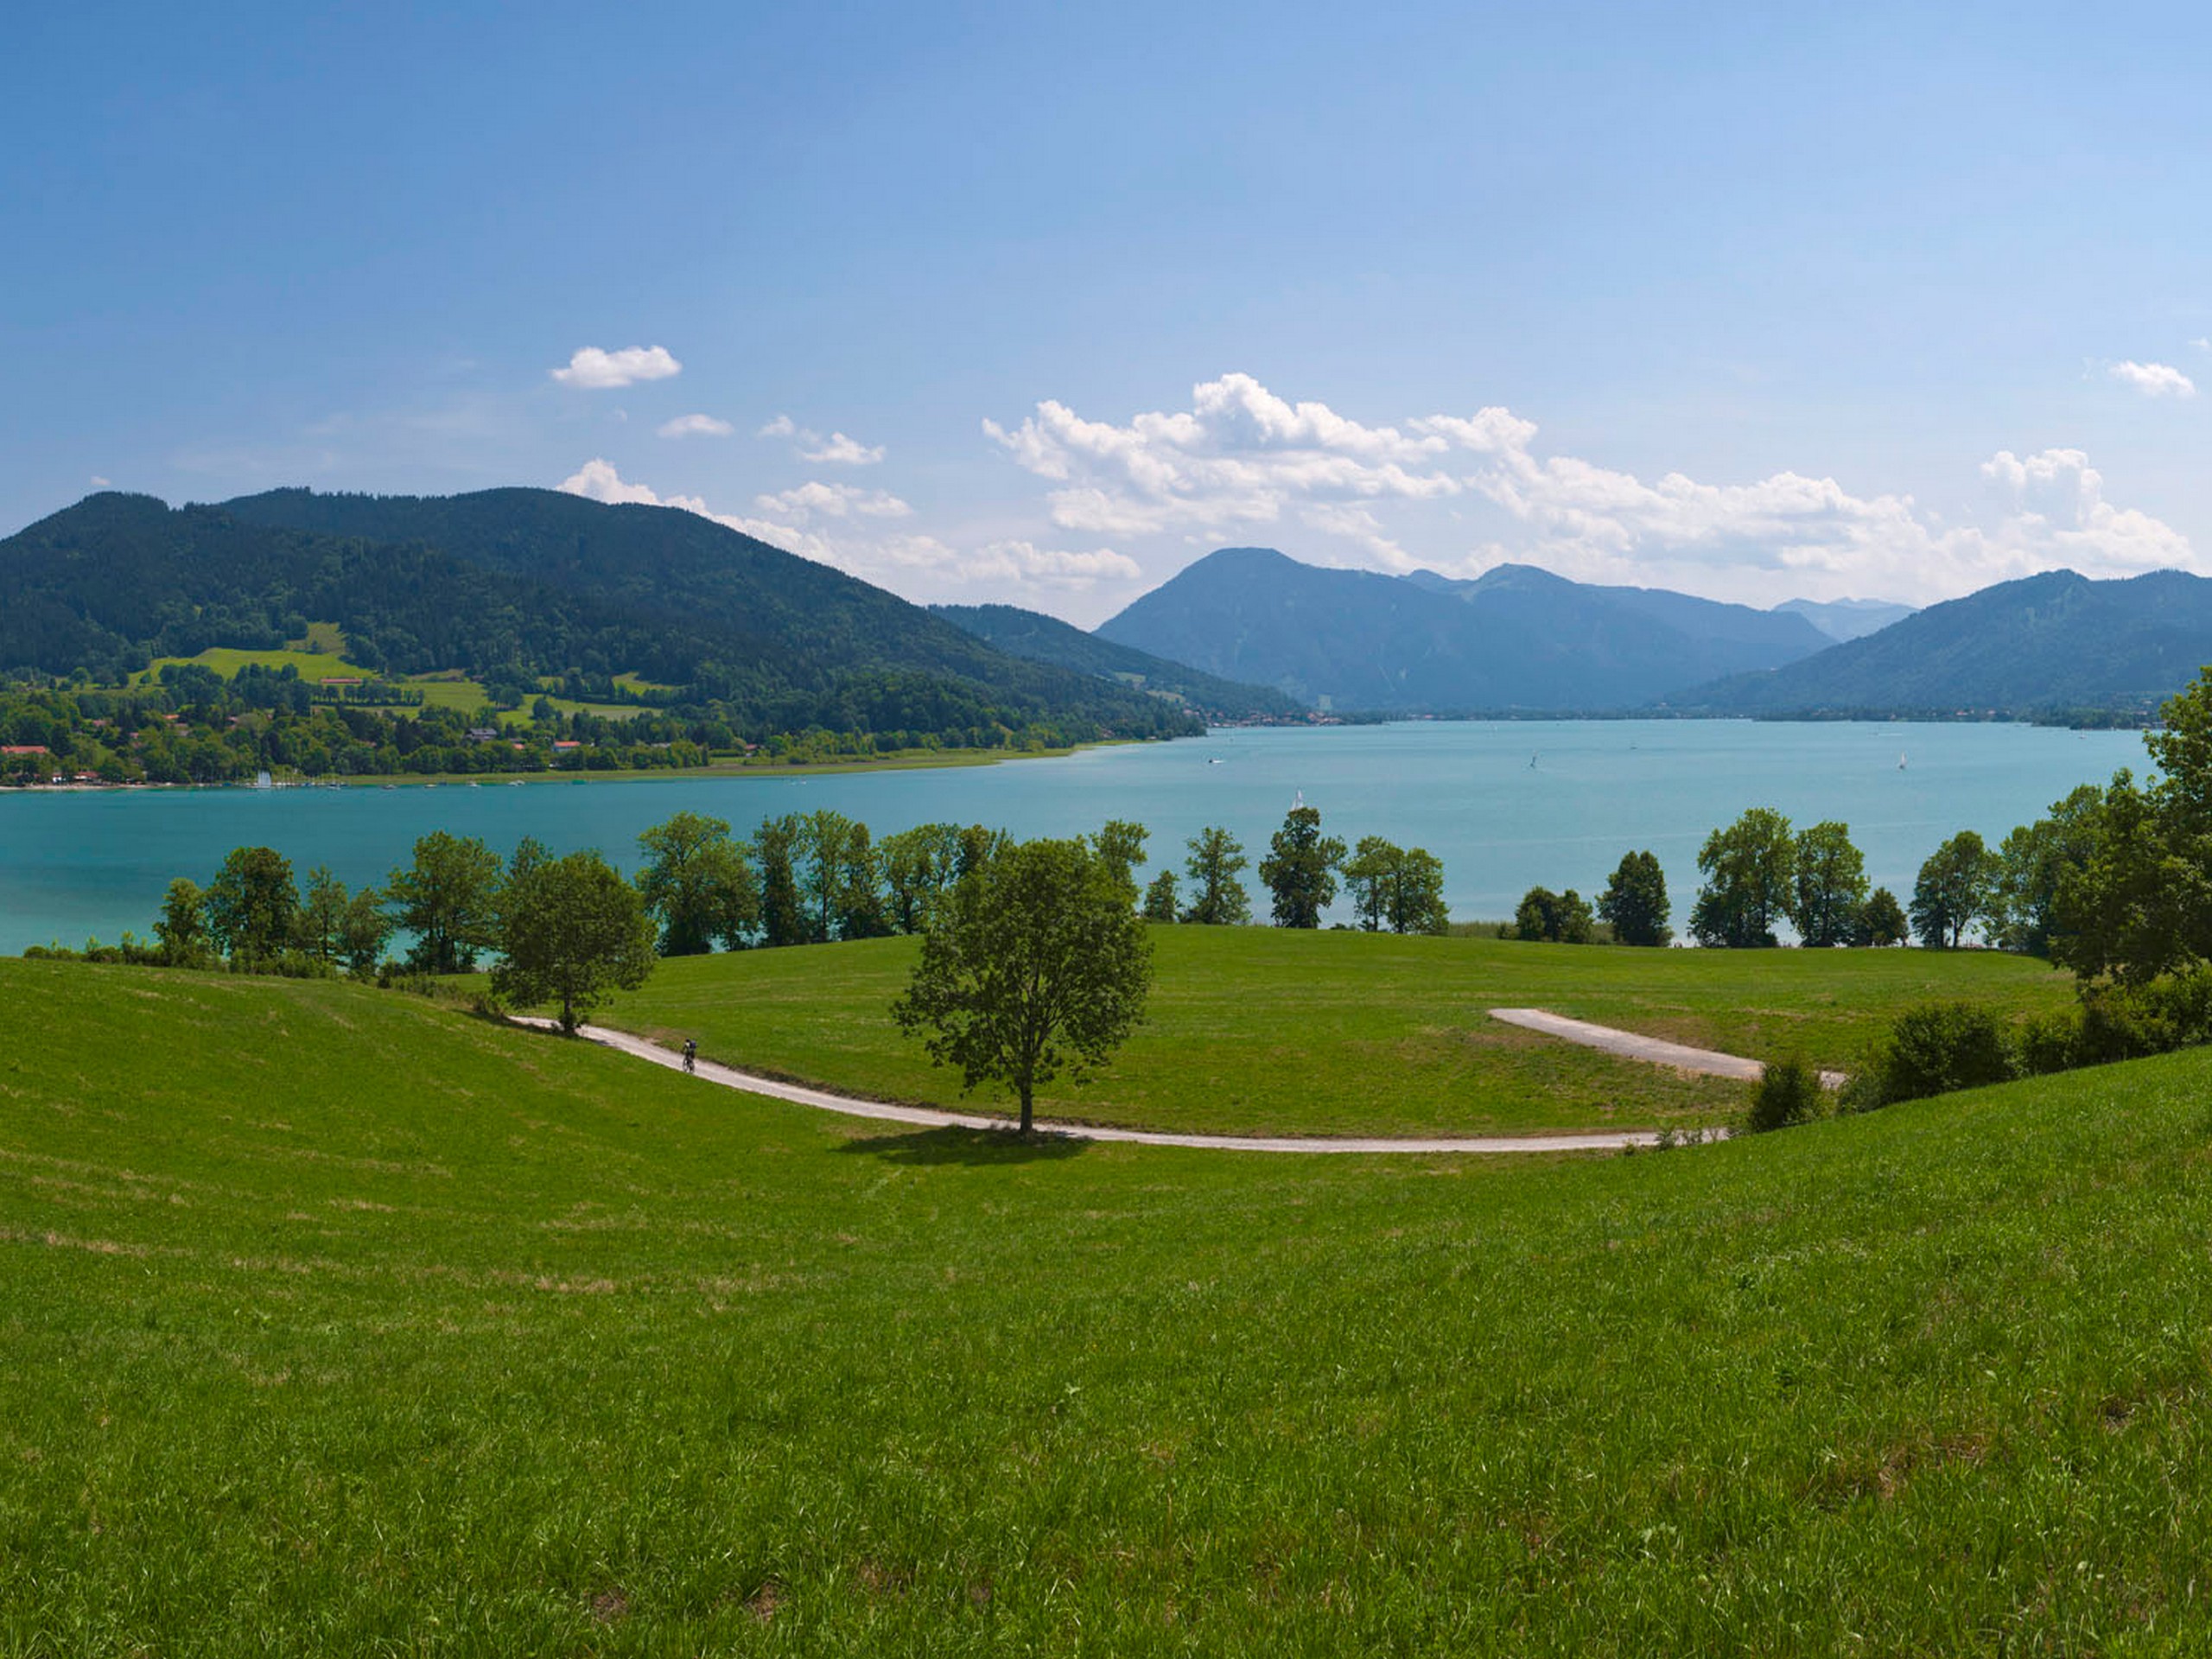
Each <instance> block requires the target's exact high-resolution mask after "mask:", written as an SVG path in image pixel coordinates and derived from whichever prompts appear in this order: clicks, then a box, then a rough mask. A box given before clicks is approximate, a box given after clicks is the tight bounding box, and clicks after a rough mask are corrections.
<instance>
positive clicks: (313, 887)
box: [298, 864, 353, 963]
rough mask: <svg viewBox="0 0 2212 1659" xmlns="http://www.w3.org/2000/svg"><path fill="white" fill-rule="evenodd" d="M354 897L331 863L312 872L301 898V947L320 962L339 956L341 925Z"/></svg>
mask: <svg viewBox="0 0 2212 1659" xmlns="http://www.w3.org/2000/svg"><path fill="white" fill-rule="evenodd" d="M352 899H353V895H352V894H351V893H347V892H346V884H345V883H344V882H343V881H340V880H339V879H338V878H337V877H336V876H335V875H334V874H331V871H330V867H329V866H328V865H327V864H318V865H316V866H315V868H313V869H311V870H309V871H308V885H307V891H306V892H305V893H302V895H301V898H300V912H299V921H298V929H299V933H298V937H299V942H300V948H301V949H302V950H305V951H306V952H307V953H308V955H309V956H311V957H314V958H315V960H316V961H317V962H325V963H327V962H334V961H336V960H337V959H338V955H339V940H338V933H339V929H340V927H341V926H342V925H344V923H345V920H346V906H347V904H349V903H350V902H352Z"/></svg>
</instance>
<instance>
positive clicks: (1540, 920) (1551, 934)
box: [1513, 887, 1591, 944]
mask: <svg viewBox="0 0 2212 1659" xmlns="http://www.w3.org/2000/svg"><path fill="white" fill-rule="evenodd" d="M1590 921H1591V917H1590V906H1589V905H1588V904H1587V903H1586V902H1585V900H1584V899H1583V897H1582V895H1581V894H1580V893H1577V892H1575V890H1574V889H1573V887H1569V888H1568V889H1567V891H1566V892H1565V893H1554V892H1553V891H1552V890H1551V889H1550V888H1549V887H1531V888H1529V891H1528V892H1527V893H1523V894H1522V895H1521V903H1520V905H1519V906H1518V907H1516V909H1515V911H1514V912H1513V937H1514V938H1516V939H1548V940H1549V941H1550V942H1551V943H1553V944H1589V943H1590V937H1591V927H1590Z"/></svg>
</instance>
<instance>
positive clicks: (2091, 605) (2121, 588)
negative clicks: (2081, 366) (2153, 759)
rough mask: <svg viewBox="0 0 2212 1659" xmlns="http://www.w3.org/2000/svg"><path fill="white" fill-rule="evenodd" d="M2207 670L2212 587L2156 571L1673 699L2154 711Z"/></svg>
mask: <svg viewBox="0 0 2212 1659" xmlns="http://www.w3.org/2000/svg"><path fill="white" fill-rule="evenodd" d="M2207 663H2212V580H2208V579H2207V578H2205V577H2202V576H2193V575H2188V574H2187V573H2186V572H2183V571H2180V570H2154V571H2152V572H2151V573H2149V574H2148V575H2140V576H2131V577H2126V578H2124V579H2119V580H2113V581H2104V582H2099V581H2092V580H2091V579H2090V578H2088V577H2087V576H2082V575H2076V574H2075V572H2073V571H2071V570H2050V571H2045V572H2044V573H2042V574H2041V575H2033V576H2025V577H2023V578H2021V579H2020V580H2018V581H2017V582H2000V583H1999V584H1997V585H1996V586H1995V587H1992V588H1983V589H1982V590H1981V591H1980V592H1979V593H1974V594H1967V596H1966V597H1965V598H1964V599H1955V600H1950V601H1947V602H1945V603H1943V604H1940V605H1931V606H1929V607H1928V608H1927V609H1926V610H1924V611H1919V612H1916V613H1914V614H1913V615H1911V616H1909V617H1907V618H1905V619H1904V620H1903V621H1901V622H1894V623H1891V625H1890V626H1888V627H1886V628H1884V629H1883V630H1881V632H1878V633H1872V634H1869V635H1867V636H1866V637H1865V638H1864V639H1853V640H1849V641H1847V642H1846V643H1844V644H1841V645H1833V646H1831V647H1829V648H1828V649H1827V650H1826V651H1824V652H1821V653H1820V654H1819V655H1818V656H1815V657H1808V658H1805V659H1804V660H1802V661H1801V662H1796V663H1791V664H1788V665H1786V666H1784V667H1781V668H1777V669H1775V670H1773V671H1770V672H1766V673H1758V674H1743V675H1738V676H1734V677H1729V678H1726V679H1723V680H1719V681H1716V682H1714V683H1710V684H1707V685H1701V686H1697V687H1694V688H1693V689H1690V690H1686V691H1683V692H1681V693H1680V694H1678V695H1676V696H1673V697H1670V698H1669V699H1668V702H1669V705H1670V706H1672V707H1674V708H1676V709H1682V710H1685V711H1699V712H1712V713H1715V714H1758V715H1819V714H1845V713H1861V712H1895V713H1900V714H1954V713H1961V712H1974V713H1985V714H1986V713H1992V712H1994V713H2002V714H2012V715H2034V714H2038V713H2058V712H2063V711H2069V710H2088V709H2108V710H2122V711H2124V710H2135V711H2147V710H2149V709H2153V708H2155V707H2156V706H2157V705H2158V703H2159V702H2162V701H2163V700H2164V699H2165V698H2166V697H2169V696H2172V695H2173V694H2174V693H2175V692H2177V691H2179V690H2182V688H2183V687H2184V686H2185V685H2187V684H2188V683H2189V682H2190V680H2191V679H2192V678H2194V677H2196V671H2197V670H2198V669H2199V668H2201V667H2202V666H2203V665H2204V664H2207Z"/></svg>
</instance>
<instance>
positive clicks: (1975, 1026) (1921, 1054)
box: [1850, 1002, 2019, 1111]
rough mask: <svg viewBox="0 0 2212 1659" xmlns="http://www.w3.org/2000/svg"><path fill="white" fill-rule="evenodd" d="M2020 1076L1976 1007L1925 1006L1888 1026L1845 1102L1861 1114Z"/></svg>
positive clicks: (1991, 1022) (2001, 1037)
mask: <svg viewBox="0 0 2212 1659" xmlns="http://www.w3.org/2000/svg"><path fill="white" fill-rule="evenodd" d="M2018 1074H2019V1071H2018V1066H2017V1065H2015V1063H2014V1061H2013V1058H2012V1052H2011V1050H2010V1047H2009V1046H2008V1045H2007V1044H2006V1042H2005V1029H2004V1027H2002V1026H2001V1025H1999V1023H1998V1020H1997V1016H1996V1015H1995V1014H1992V1013H1991V1012H1990V1011H1989V1010H1988V1009H1987V1008H1986V1007H1982V1006H1981V1005H1980V1004H1979V1003H1975V1002H1923V1003H1922V1004H1921V1005H1920V1006H1919V1007H1916V1008H1908V1009H1906V1010H1905V1011H1904V1013H1903V1014H1899V1015H1898V1016H1897V1020H1895V1022H1894V1023H1892V1024H1891V1027H1890V1031H1889V1035H1888V1036H1887V1037H1886V1038H1885V1039H1883V1040H1882V1042H1881V1043H1880V1044H1879V1046H1877V1048H1876V1049H1875V1051H1874V1053H1873V1056H1872V1063H1871V1064H1870V1065H1867V1067H1866V1078H1865V1082H1864V1084H1863V1085H1862V1087H1861V1089H1859V1090H1857V1091H1854V1093H1853V1099H1852V1100H1851V1102H1850V1105H1851V1107H1852V1109H1854V1110H1859V1111H1864V1110H1866V1109H1868V1108H1869V1107H1872V1106H1887V1105H1891V1104H1892V1103H1895V1102H1897V1101H1901V1100H1923V1099H1925V1098H1926V1097H1927V1096H1930V1095H1944V1094H1948V1093H1950V1092H1951V1090H1955V1089H1979V1088H1980V1087H1982V1086H1983V1085H1984V1084H1992V1083H2005V1082H2007V1081H2009V1080H2010V1079H2011V1078H2012V1077H2017V1076H2018Z"/></svg>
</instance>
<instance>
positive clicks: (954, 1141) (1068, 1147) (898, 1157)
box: [837, 1127, 1090, 1166]
mask: <svg viewBox="0 0 2212 1659" xmlns="http://www.w3.org/2000/svg"><path fill="white" fill-rule="evenodd" d="M1088 1146H1090V1141H1086V1140H1084V1138H1083V1137H1081V1136H1080V1135H1049V1134H1043V1133H1039V1134H1032V1135H1023V1134H1022V1133H1020V1131H1019V1130H1017V1129H965V1128H957V1127H953V1128H942V1129H923V1130H919V1131H918V1132H916V1133H914V1134H912V1135H864V1136H862V1137H861V1139H859V1140H857V1141H846V1142H845V1144H844V1145H843V1146H842V1147H838V1148H837V1150H838V1151H840V1152H845V1153H861V1154H867V1155H868V1156H871V1157H876V1158H880V1159H882V1160H884V1161H885V1162H886V1163H891V1164H906V1165H910V1166H921V1165H927V1164H1034V1163H1046V1162H1051V1161H1052V1160H1057V1159H1062V1158H1072V1157H1075V1156H1076V1155H1077V1154H1078V1153H1080V1152H1082V1151H1083V1150H1084V1148H1085V1147H1088Z"/></svg>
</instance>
